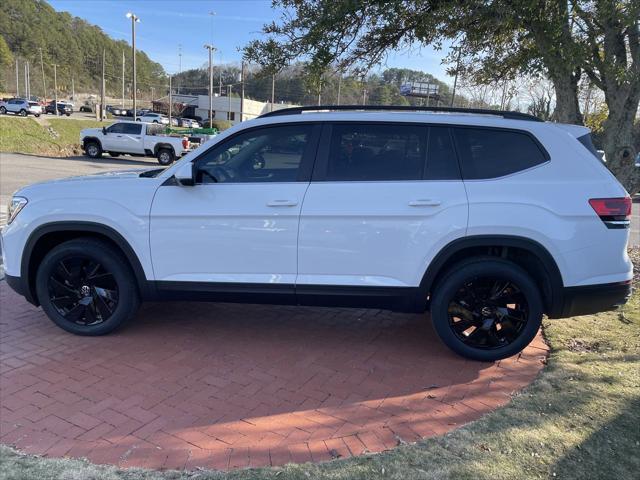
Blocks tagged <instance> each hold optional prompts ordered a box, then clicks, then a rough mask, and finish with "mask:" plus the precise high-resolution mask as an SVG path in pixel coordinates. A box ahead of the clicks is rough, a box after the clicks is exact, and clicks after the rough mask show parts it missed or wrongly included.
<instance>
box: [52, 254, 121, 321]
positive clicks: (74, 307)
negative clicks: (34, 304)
mask: <svg viewBox="0 0 640 480" xmlns="http://www.w3.org/2000/svg"><path fill="white" fill-rule="evenodd" d="M48 291H49V301H50V302H51V304H52V305H53V306H54V307H55V308H56V310H57V311H58V313H59V314H60V315H61V316H62V317H64V319H65V320H66V321H68V322H71V323H75V324H78V325H82V326H89V325H97V324H100V323H102V322H105V321H107V320H108V319H109V318H110V317H111V316H112V315H113V312H114V311H115V310H116V308H117V307H118V298H119V289H118V284H117V283H116V280H115V277H114V276H113V273H111V272H109V271H108V270H107V269H106V268H105V267H104V265H102V264H101V263H99V262H97V261H95V260H93V259H91V258H89V257H83V256H78V255H76V256H72V257H67V258H64V259H60V260H59V261H58V263H57V265H56V266H55V268H54V269H53V270H52V271H51V273H50V275H49V281H48Z"/></svg>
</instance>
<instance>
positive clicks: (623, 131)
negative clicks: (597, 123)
mask: <svg viewBox="0 0 640 480" xmlns="http://www.w3.org/2000/svg"><path fill="white" fill-rule="evenodd" d="M625 97H626V98H625ZM639 100H640V92H633V93H632V95H630V96H627V95H626V92H621V91H612V92H606V101H607V106H608V107H609V116H608V117H607V119H606V120H605V122H604V125H603V127H604V131H603V133H604V139H603V140H604V141H603V143H604V145H603V146H604V152H605V155H606V159H607V167H608V168H609V170H611V173H613V174H614V175H615V176H616V178H617V179H618V181H619V182H620V183H622V185H623V186H624V188H626V190H627V192H629V193H630V194H632V195H633V194H635V193H638V192H639V191H640V168H638V167H636V166H635V156H636V153H637V152H636V151H635V148H634V143H633V121H634V118H635V112H637V110H638V102H639Z"/></svg>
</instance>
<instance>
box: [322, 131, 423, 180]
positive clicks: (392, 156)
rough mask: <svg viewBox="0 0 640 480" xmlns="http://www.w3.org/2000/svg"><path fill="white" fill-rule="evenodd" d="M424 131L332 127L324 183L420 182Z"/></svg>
mask: <svg viewBox="0 0 640 480" xmlns="http://www.w3.org/2000/svg"><path fill="white" fill-rule="evenodd" d="M425 137H426V129H425V128H424V127H420V126H407V125H393V124H387V125H380V124H378V125H375V124H352V123H350V124H336V125H334V126H333V131H332V135H331V146H330V149H329V162H328V166H327V177H326V179H327V180H334V181H345V180H356V181H357V180H360V181H372V180H420V179H421V178H422V170H423V169H424V157H425V141H426V138H425Z"/></svg>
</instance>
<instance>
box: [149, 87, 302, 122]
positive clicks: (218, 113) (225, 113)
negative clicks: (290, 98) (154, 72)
mask: <svg viewBox="0 0 640 480" xmlns="http://www.w3.org/2000/svg"><path fill="white" fill-rule="evenodd" d="M171 100H172V102H173V104H174V111H173V114H174V115H175V116H185V117H200V118H202V119H203V120H206V119H208V118H209V96H208V95H183V94H175V95H172V97H171ZM168 102H169V97H168V96H166V97H162V98H160V99H158V100H155V101H154V102H153V109H154V111H157V112H163V113H168V112H167V111H166V110H167V109H168ZM240 103H241V102H240V97H226V96H224V97H220V96H214V97H213V119H214V120H229V121H231V122H232V123H237V122H240V121H244V120H251V119H252V118H255V117H257V116H259V115H262V114H263V113H267V112H270V111H271V110H279V109H281V108H288V107H293V106H295V105H289V104H286V103H276V104H271V103H270V102H259V101H257V100H249V99H248V98H245V99H244V112H243V115H242V119H241V118H240V116H241V112H240ZM272 105H273V108H272Z"/></svg>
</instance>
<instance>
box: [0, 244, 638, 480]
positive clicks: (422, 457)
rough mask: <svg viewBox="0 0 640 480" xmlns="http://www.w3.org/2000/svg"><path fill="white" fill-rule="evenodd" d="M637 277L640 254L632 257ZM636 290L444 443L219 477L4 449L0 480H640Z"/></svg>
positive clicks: (567, 324) (560, 336)
mask: <svg viewBox="0 0 640 480" xmlns="http://www.w3.org/2000/svg"><path fill="white" fill-rule="evenodd" d="M633 255H634V257H635V260H634V263H635V264H636V272H637V271H638V269H640V264H639V262H638V260H640V250H638V249H636V250H635V251H634V252H633ZM638 286H640V285H639V284H638V281H637V277H636V291H635V293H634V296H633V297H632V299H631V301H630V302H629V304H628V305H626V306H625V308H624V310H622V311H618V312H606V313H601V314H598V315H589V316H584V317H576V318H571V319H565V320H546V321H545V322H544V332H545V336H546V338H547V340H548V341H549V343H550V345H551V354H550V357H549V361H548V365H547V367H546V368H545V369H544V370H543V372H542V374H541V375H540V376H539V377H538V379H537V380H536V381H535V382H534V383H533V384H532V385H531V386H530V387H528V388H527V389H525V390H524V391H523V392H521V394H519V395H517V396H516V397H515V398H514V399H513V401H512V402H511V403H510V404H509V405H507V406H506V407H504V408H501V409H498V410H496V411H495V412H492V413H490V414H488V415H486V416H485V417H483V418H482V419H480V420H478V421H476V422H474V423H471V424H469V425H467V426H465V427H463V428H460V429H458V430H456V431H454V432H451V433H449V434H447V435H444V436H442V437H438V438H432V439H428V440H424V441H421V442H418V443H417V444H415V445H402V446H400V447H398V448H396V449H394V450H392V451H389V452H385V453H382V454H378V455H369V456H361V457H356V458H351V459H347V460H335V461H332V462H328V463H324V464H304V465H288V466H286V467H282V468H272V469H253V470H239V471H234V472H229V473H223V472H206V471H196V472H175V471H173V472H171V471H169V472H154V471H145V470H135V469H132V470H118V469H116V468H113V467H100V466H94V465H91V464H89V463H86V462H84V461H80V460H67V459H42V458H37V457H33V456H26V455H20V454H18V453H16V452H15V451H14V450H12V449H10V448H9V447H0V479H16V480H18V479H25V480H27V479H29V480H30V479H35V478H38V479H43V480H45V479H69V480H72V479H74V480H75V479H95V480H112V479H113V480H122V479H128V480H133V479H136V480H143V479H144V480H151V479H158V480H169V479H181V480H182V479H196V478H197V479H237V480H253V479H271V478H272V479H279V480H282V479H303V480H306V479H319V478H322V479H363V480H368V479H383V478H384V479H398V480H400V479H402V480H404V479H470V480H471V479H474V480H476V479H529V478H531V479H537V478H551V479H554V478H558V479H591V478H593V479H609V478H610V479H617V480H623V479H629V480H631V479H637V478H638V472H640V455H639V454H638V451H639V449H640V423H639V422H640V420H639V418H640V292H638V290H637V288H638Z"/></svg>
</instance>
